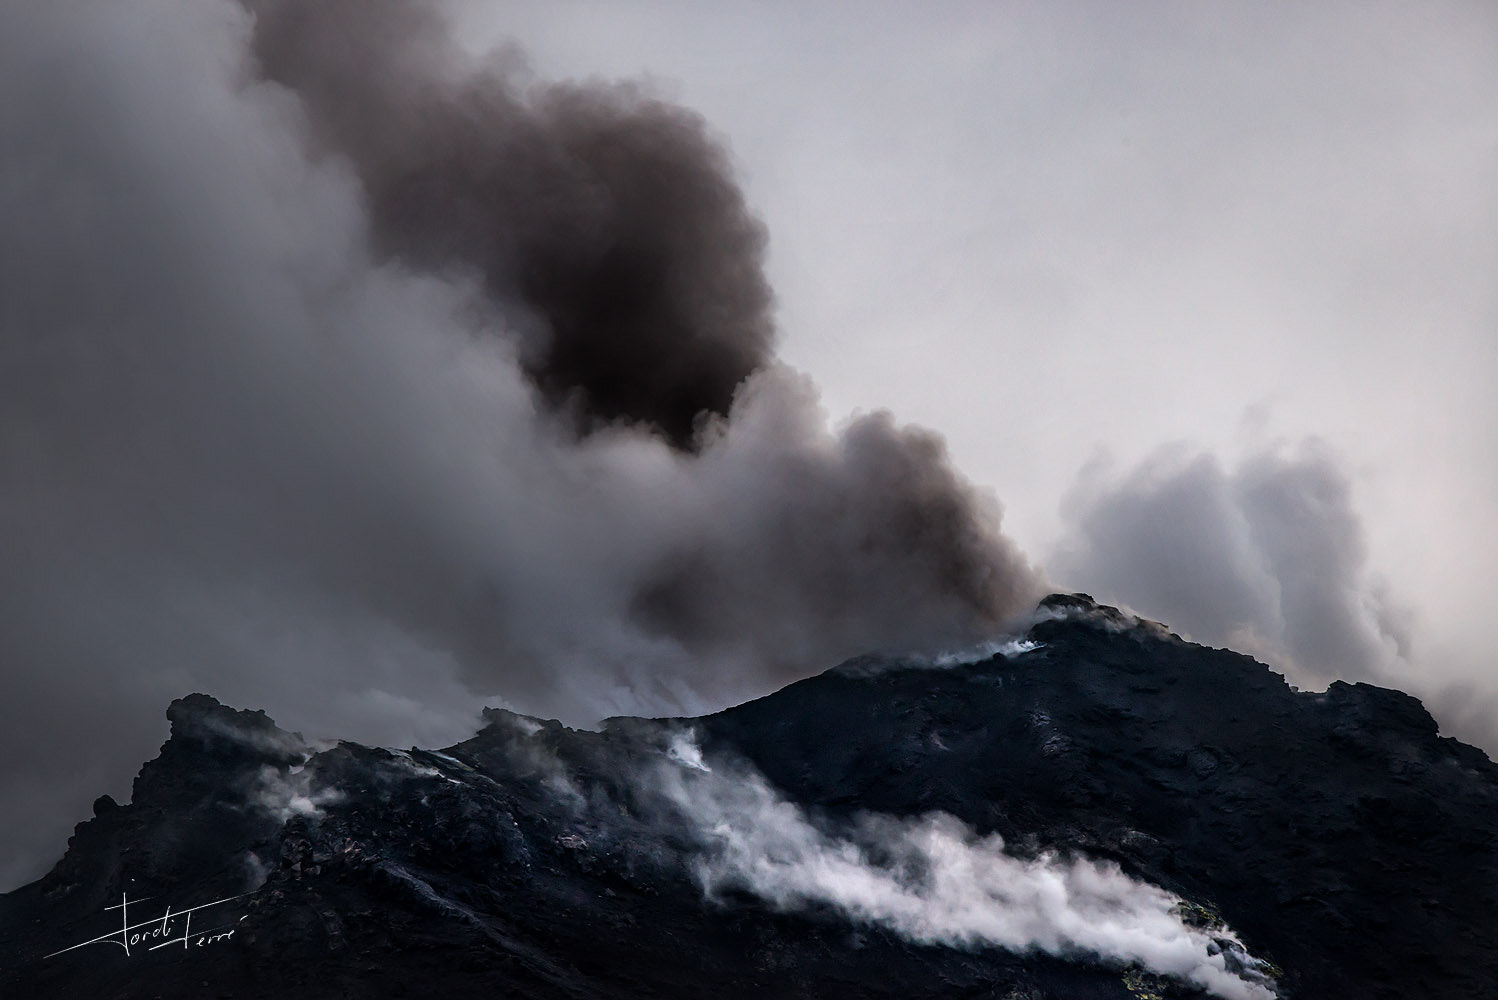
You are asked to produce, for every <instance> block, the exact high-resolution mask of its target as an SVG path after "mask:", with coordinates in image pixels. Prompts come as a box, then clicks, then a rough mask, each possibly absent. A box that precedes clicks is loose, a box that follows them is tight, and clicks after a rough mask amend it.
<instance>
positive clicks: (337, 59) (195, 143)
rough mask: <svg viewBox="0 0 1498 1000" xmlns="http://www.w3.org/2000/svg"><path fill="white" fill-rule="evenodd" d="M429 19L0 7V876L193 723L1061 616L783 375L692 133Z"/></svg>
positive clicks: (888, 425) (584, 679)
mask: <svg viewBox="0 0 1498 1000" xmlns="http://www.w3.org/2000/svg"><path fill="white" fill-rule="evenodd" d="M433 10H434V8H432V7H429V6H428V5H426V4H424V3H420V2H416V0H410V2H395V0H367V2H364V0H360V2H357V3H355V2H350V0H315V2H314V0H305V2H297V3H292V2H290V0H287V2H277V0H263V2H262V0H255V2H253V3H251V2H248V0H247V2H245V3H239V2H238V0H55V2H50V3H46V4H9V5H6V4H0V92H3V93H5V94H7V95H8V97H7V99H6V100H4V101H0V134H4V135H6V136H7V139H8V140H9V141H10V143H11V145H12V148H14V149H15V150H16V151H17V155H16V157H15V158H14V159H13V160H9V161H7V162H6V163H5V164H4V165H0V208H3V209H4V217H5V225H4V226H0V671H4V676H5V677H6V678H7V680H8V681H9V683H8V684H7V686H6V688H5V691H6V697H5V698H0V758H3V759H5V760H7V761H10V762H12V764H13V765H16V766H13V767H11V768H9V769H0V813H4V814H5V815H9V816H18V817H20V816H24V817H27V820H26V822H25V823H17V824H12V827H11V828H10V829H8V830H7V831H6V832H5V833H4V834H0V885H4V884H13V883H14V882H15V881H17V880H19V879H21V878H24V877H27V876H30V875H35V874H37V873H38V871H39V869H40V868H42V867H43V866H44V865H46V864H47V863H50V862H51V861H52V860H54V859H55V858H56V857H57V855H58V853H59V852H60V848H61V844H62V841H63V838H64V836H65V833H66V830H67V828H68V827H69V826H70V825H71V824H72V823H74V822H76V821H77V820H78V819H80V818H81V817H82V816H84V815H86V813H87V809H88V802H89V801H90V800H91V799H93V798H94V797H95V796H97V795H99V794H100V793H101V792H109V793H111V794H113V795H115V796H116V797H117V798H118V797H122V796H124V795H125V794H126V793H127V792H128V789H129V779H130V775H131V773H132V772H133V770H134V762H136V761H138V760H141V759H144V758H146V757H148V756H149V755H150V751H151V749H152V747H153V746H154V745H156V744H157V743H158V742H159V741H160V737H161V733H160V732H159V731H158V725H159V720H160V710H161V706H162V705H164V704H166V703H167V702H168V701H170V700H171V699H172V698H175V697H178V696H180V695H181V694H183V693H184V692H186V691H193V690H207V691H212V692H214V693H216V694H217V695H219V696H221V697H224V698H227V699H230V700H233V701H237V702H242V703H251V704H257V705H265V706H267V707H268V708H269V709H270V710H272V711H273V712H274V713H275V714H276V715H277V716H278V717H280V718H281V719H282V720H283V721H286V722H287V723H288V724H290V725H291V726H293V727H294V728H297V729H300V730H302V731H303V732H306V733H307V734H308V735H311V736H316V735H317V734H319V733H326V732H330V731H333V732H339V733H341V734H347V735H348V736H350V737H352V738H356V739H360V740H362V741H363V742H369V743H385V744H395V745H410V744H412V743H421V744H426V745H441V744H442V743H446V742H451V741H453V740H455V739H459V738H462V737H464V736H466V735H468V734H469V733H470V732H471V731H472V727H473V725H474V724H475V723H476V715H477V711H478V709H479V708H480V706H482V705H483V704H484V703H486V702H488V703H490V704H493V703H494V702H495V701H496V700H499V699H505V700H508V701H510V702H511V703H513V704H514V705H515V706H516V707H519V708H522V709H524V710H526V711H529V712H533V713H536V714H541V715H544V716H555V717H561V718H565V719H567V720H569V721H572V722H582V723H588V722H592V721H594V720H596V719H598V718H601V717H603V716H605V715H611V714H635V715H649V714H669V715H681V714H696V713H700V712H703V711H709V710H712V709H714V708H718V707H722V706H723V705H725V704H727V703H729V702H731V701H735V700H741V699H743V698H746V697H752V696H756V695H759V694H763V693H764V692H765V691H766V690H767V689H769V688H770V687H771V686H774V685H777V684H779V683H781V682H783V681H786V680H789V679H792V678H795V677H799V676H803V675H805V674H807V673H810V672H813V671H817V670H821V669H825V668H826V667H829V666H831V665H833V664H834V663H836V662H837V661H838V660H840V659H842V658H844V657H846V656H850V655H854V654H857V653H861V652H865V651H868V650H871V649H880V648H906V647H923V648H924V647H932V646H944V645H947V644H955V643H962V642H966V641H968V640H969V639H970V638H972V637H974V636H976V635H979V634H981V633H982V632H984V631H985V630H987V629H989V628H990V627H992V625H993V623H995V622H998V621H1000V620H1002V619H1003V618H1004V617H1006V616H1007V615H1008V614H1010V613H1017V612H1019V611H1022V610H1024V609H1025V608H1026V606H1027V604H1028V602H1029V601H1031V600H1033V598H1034V597H1038V596H1039V594H1040V593H1041V592H1043V591H1042V590H1041V587H1040V584H1039V583H1038V582H1037V581H1036V578H1035V575H1034V574H1033V573H1032V571H1031V570H1030V568H1029V567H1028V565H1027V564H1026V563H1025V561H1024V559H1023V558H1022V557H1021V556H1020V555H1019V554H1018V553H1017V552H1016V551H1015V550H1014V548H1013V546H1012V545H1011V544H1010V543H1009V542H1008V541H1007V539H1005V538H1004V536H1003V535H1002V534H1001V533H1000V531H999V521H998V509H997V505H996V504H994V503H992V502H991V501H990V500H987V499H986V498H984V497H983V496H982V495H981V494H980V493H978V492H977V491H975V490H974V489H973V488H972V487H971V486H970V484H968V483H967V482H966V481H965V480H964V479H963V478H962V477H961V476H960V475H958V474H957V473H956V472H955V471H954V470H953V469H952V468H951V466H950V464H949V462H948V460H947V457H946V455H945V453H944V451H943V449H942V448H941V446H940V442H939V440H938V439H937V438H935V437H934V436H933V435H930V434H928V433H925V432H919V431H913V430H909V429H902V428H899V427H897V426H896V425H895V424H894V423H893V422H892V421H891V420H890V419H889V418H888V417H882V416H880V417H867V418H863V419H860V420H857V421H854V422H853V423H852V424H851V425H850V427H849V428H848V429H847V430H846V431H845V432H843V433H836V432H834V431H833V430H832V429H830V428H829V426H828V423H827V416H826V414H825V413H823V412H822V410H821V408H820V404H819V403H818V400H817V396H816V392H815V389H814V387H812V386H811V385H810V383H809V381H808V380H807V379H805V378H804V377H800V376H797V375H796V374H795V373H793V372H790V371H789V370H787V369H786V368H785V367H784V366H783V365H781V364H780V363H778V362H776V361H775V360H774V358H773V355H772V354H771V351H770V345H771V329H770V319H769V311H768V309H769V294H768V292H767V290H766V288H765V283H764V278H763V275H762V273H761V270H760V255H761V252H762V246H763V236H762V233H761V230H760V227H759V224H758V223H757V222H755V221H754V219H753V218H752V217H751V216H750V215H749V214H748V213H747V211H746V210H745V207H744V202H743V197H742V195H741V194H740V193H739V191H738V189H737V187H736V186H735V185H734V183H733V181H732V178H731V175H730V173H729V172H728V169H727V163H726V158H725V155H724V154H723V152H722V150H721V149H719V148H718V147H717V146H716V145H715V144H714V143H713V142H712V141H710V139H709V138H708V136H707V135H706V132H705V130H704V128H703V126H702V124H701V122H700V121H699V120H698V119H697V118H696V117H695V116H694V115H692V114H690V113H689V112H685V111H682V110H681V109H677V108H672V107H669V106H667V105H665V104H662V103H660V102H658V101H656V100H654V99H652V98H650V97H649V96H648V95H645V94H644V93H642V92H640V91H638V90H634V89H630V88H628V87H612V86H593V85H589V86H565V87H547V86H540V85H532V84H528V83H525V82H524V79H523V77H522V76H521V75H520V74H519V71H518V70H515V69H514V68H513V67H510V68H506V67H505V66H503V65H500V64H488V65H484V66H479V67H477V68H475V67H474V64H473V63H472V62H471V61H467V60H466V57H464V56H462V55H461V54H459V53H457V52H456V50H455V49H454V47H453V46H452V45H451V43H450V42H449V40H448V38H447V36H446V34H445V28H444V26H443V25H442V23H441V21H440V20H439V19H438V18H437V17H436V16H435V14H434V13H433ZM267 77H268V78H269V79H267ZM11 98H13V99H11ZM476 292H477V294H476ZM538 397H539V398H541V399H543V400H545V401H549V403H550V404H551V405H549V406H546V405H543V406H542V407H541V414H540V416H538V411H537V405H536V402H537V398H538ZM559 412H560V413H562V414H563V415H564V417H575V418H577V420H578V421H579V426H580V429H582V430H585V431H589V432H591V433H584V434H581V435H579V434H574V433H571V432H570V431H569V430H566V429H563V430H562V431H561V432H560V433H559V428H558V421H557V419H556V414H557V413H559ZM564 422H565V421H564ZM23 761H24V762H26V764H25V765H24V766H21V762H23Z"/></svg>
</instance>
